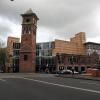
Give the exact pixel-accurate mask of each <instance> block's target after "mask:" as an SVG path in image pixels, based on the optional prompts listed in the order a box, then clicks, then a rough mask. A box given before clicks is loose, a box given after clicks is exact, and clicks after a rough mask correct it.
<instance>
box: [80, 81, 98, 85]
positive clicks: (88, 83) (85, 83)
mask: <svg viewBox="0 0 100 100" xmlns="http://www.w3.org/2000/svg"><path fill="white" fill-rule="evenodd" d="M80 83H83V84H92V85H100V84H98V83H90V82H80Z"/></svg>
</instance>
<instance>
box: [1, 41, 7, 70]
mask: <svg viewBox="0 0 100 100" xmlns="http://www.w3.org/2000/svg"><path fill="white" fill-rule="evenodd" d="M4 46H5V43H4V42H3V41H2V40H0V70H2V71H4V70H5V63H6V58H7V57H6V48H5V47H4Z"/></svg>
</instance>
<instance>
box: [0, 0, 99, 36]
mask: <svg viewBox="0 0 100 100" xmlns="http://www.w3.org/2000/svg"><path fill="white" fill-rule="evenodd" d="M99 6H100V0H15V1H14V2H11V1H10V0H1V1H0V16H3V17H6V18H8V19H9V20H10V21H13V22H14V23H17V24H21V17H20V14H21V13H24V12H25V11H26V10H27V9H29V8H32V9H33V11H34V12H36V14H37V15H38V17H39V19H40V20H39V22H38V25H39V27H44V28H45V29H48V30H51V32H53V33H54V32H55V33H58V34H59V35H61V33H62V34H63V35H61V36H62V37H65V35H64V34H66V33H67V34H68V33H70V34H68V36H72V35H73V34H75V33H76V32H80V31H85V32H86V33H88V36H90V37H93V36H95V35H94V34H93V32H95V34H97V35H98V33H99V31H95V26H94V25H93V24H94V22H92V19H93V16H92V15H93V13H94V12H95V10H96V8H97V7H99ZM0 26H1V25H0ZM0 29H1V30H2V27H0ZM7 31H8V32H9V29H8V30H7Z"/></svg>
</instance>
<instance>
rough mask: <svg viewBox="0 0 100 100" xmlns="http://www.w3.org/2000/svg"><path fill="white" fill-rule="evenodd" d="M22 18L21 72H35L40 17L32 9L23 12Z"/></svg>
mask: <svg viewBox="0 0 100 100" xmlns="http://www.w3.org/2000/svg"><path fill="white" fill-rule="evenodd" d="M22 18H23V22H22V36H21V48H20V60H19V72H35V68H36V66H35V61H36V29H37V20H38V17H37V16H36V14H35V13H33V12H32V10H31V9H30V10H28V11H27V12H26V13H25V14H22Z"/></svg>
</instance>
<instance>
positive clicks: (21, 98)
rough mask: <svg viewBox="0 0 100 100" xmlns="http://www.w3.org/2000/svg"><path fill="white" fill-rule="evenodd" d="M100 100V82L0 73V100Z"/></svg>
mask: <svg viewBox="0 0 100 100" xmlns="http://www.w3.org/2000/svg"><path fill="white" fill-rule="evenodd" d="M88 99H90V100H100V81H92V80H81V79H71V78H61V77H55V76H54V75H52V74H31V73H26V74H23V73H21V74H19V73H16V74H13V73H8V74H7V73H0V100H88Z"/></svg>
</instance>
